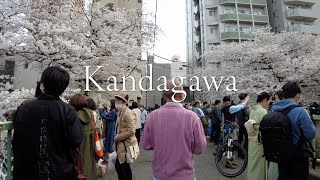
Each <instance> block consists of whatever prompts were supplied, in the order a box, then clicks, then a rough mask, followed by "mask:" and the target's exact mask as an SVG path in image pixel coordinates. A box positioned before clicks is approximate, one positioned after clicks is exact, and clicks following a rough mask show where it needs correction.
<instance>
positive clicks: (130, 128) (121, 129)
mask: <svg viewBox="0 0 320 180" xmlns="http://www.w3.org/2000/svg"><path fill="white" fill-rule="evenodd" d="M135 118H136V116H135V114H134V112H132V111H131V110H130V109H129V108H128V107H127V106H125V108H124V109H121V110H120V111H119V115H118V119H117V122H116V131H115V132H116V137H117V139H118V142H115V147H116V151H117V155H118V159H119V162H120V164H122V163H124V162H126V161H127V159H126V147H129V146H133V145H135V144H137V143H138V142H137V138H136V136H135V133H136V124H135ZM115 141H116V139H115Z"/></svg>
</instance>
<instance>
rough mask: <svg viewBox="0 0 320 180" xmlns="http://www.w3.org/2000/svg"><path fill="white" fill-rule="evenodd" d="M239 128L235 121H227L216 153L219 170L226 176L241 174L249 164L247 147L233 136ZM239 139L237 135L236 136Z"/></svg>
mask: <svg viewBox="0 0 320 180" xmlns="http://www.w3.org/2000/svg"><path fill="white" fill-rule="evenodd" d="M237 129H239V128H238V127H237V124H236V123H235V122H230V121H227V120H226V121H225V123H224V125H223V128H222V133H221V138H220V141H219V143H218V145H217V146H218V150H217V153H216V158H215V164H216V167H217V169H218V171H219V172H220V173H221V174H222V175H223V176H226V177H236V176H239V175H240V174H241V173H243V171H244V170H245V169H246V167H247V164H248V155H247V151H246V150H245V148H244V147H243V146H242V145H241V144H239V143H238V142H236V141H235V140H234V138H233V137H232V136H233V134H235V135H236V136H237V133H234V131H237ZM235 139H237V137H235Z"/></svg>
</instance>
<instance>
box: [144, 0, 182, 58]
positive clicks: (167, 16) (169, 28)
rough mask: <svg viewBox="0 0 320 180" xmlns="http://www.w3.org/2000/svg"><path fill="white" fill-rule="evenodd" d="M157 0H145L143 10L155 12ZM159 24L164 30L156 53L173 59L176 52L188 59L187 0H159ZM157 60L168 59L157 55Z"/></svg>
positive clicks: (157, 43)
mask: <svg viewBox="0 0 320 180" xmlns="http://www.w3.org/2000/svg"><path fill="white" fill-rule="evenodd" d="M155 9H156V0H144V1H143V10H144V11H148V12H153V13H154V12H155ZM157 25H158V26H160V28H161V29H162V31H164V34H165V35H163V36H161V37H159V40H158V41H156V46H155V52H154V53H155V54H156V55H159V56H161V57H164V58H168V59H171V57H172V56H173V55H175V54H177V55H179V56H180V59H181V60H182V61H186V48H187V45H186V42H187V40H186V35H187V20H186V0H158V11H157ZM155 60H156V62H159V63H166V62H168V61H166V60H162V59H160V58H157V57H155Z"/></svg>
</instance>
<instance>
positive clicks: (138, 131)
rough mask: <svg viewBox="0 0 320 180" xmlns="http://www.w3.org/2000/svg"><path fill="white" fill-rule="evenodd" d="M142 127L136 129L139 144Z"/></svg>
mask: <svg viewBox="0 0 320 180" xmlns="http://www.w3.org/2000/svg"><path fill="white" fill-rule="evenodd" d="M140 132H141V129H136V138H137V141H138V144H140V137H141V133H140Z"/></svg>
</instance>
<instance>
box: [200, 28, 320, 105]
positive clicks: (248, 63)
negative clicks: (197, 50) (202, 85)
mask: <svg viewBox="0 0 320 180" xmlns="http://www.w3.org/2000/svg"><path fill="white" fill-rule="evenodd" d="M249 34H250V36H251V38H252V40H251V41H245V42H241V43H231V44H222V45H218V46H212V48H211V49H210V50H209V51H207V52H206V53H205V54H204V56H203V58H202V59H203V60H206V61H207V60H210V61H215V62H220V63H221V64H222V67H221V71H214V70H212V71H210V70H209V71H208V70H207V71H206V74H207V76H209V75H212V76H231V75H233V76H235V77H236V80H237V89H239V92H243V91H244V92H248V93H251V94H257V93H260V92H262V91H267V92H274V91H277V90H279V89H280V88H281V87H282V85H283V84H284V83H286V82H287V81H297V82H299V83H300V84H301V86H302V87H303V91H304V92H303V94H304V100H305V101H312V100H317V99H319V95H320V89H319V84H320V56H319V55H320V43H319V42H320V37H319V36H316V35H313V34H308V33H300V32H283V33H279V34H275V33H271V32H269V31H268V30H266V29H256V30H253V31H252V32H250V33H249ZM203 70H205V69H203ZM204 72H205V71H204ZM222 90H225V89H222ZM208 93H209V92H208ZM209 94H210V93H209Z"/></svg>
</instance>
